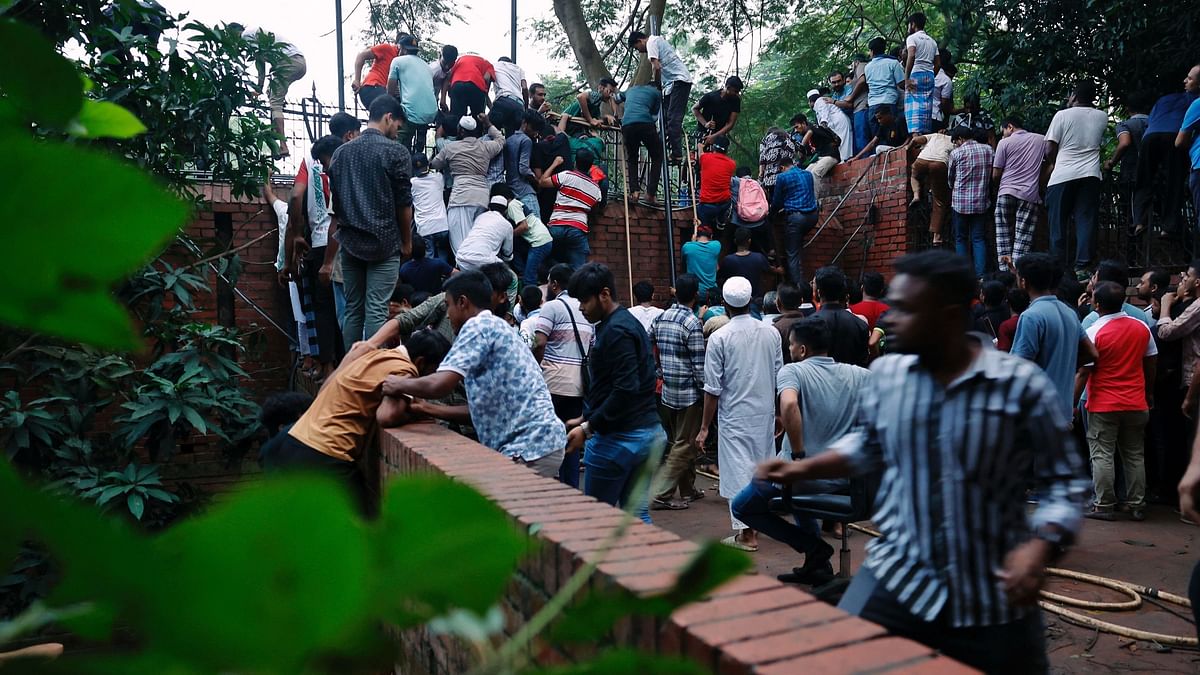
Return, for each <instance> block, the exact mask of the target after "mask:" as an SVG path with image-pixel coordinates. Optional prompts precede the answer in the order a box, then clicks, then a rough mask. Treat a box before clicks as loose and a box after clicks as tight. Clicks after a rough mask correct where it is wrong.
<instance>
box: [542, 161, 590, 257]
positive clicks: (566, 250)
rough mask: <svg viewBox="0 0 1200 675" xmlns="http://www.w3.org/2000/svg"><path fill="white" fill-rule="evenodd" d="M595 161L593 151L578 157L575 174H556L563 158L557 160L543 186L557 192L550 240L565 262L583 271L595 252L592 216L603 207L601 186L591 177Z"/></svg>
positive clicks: (573, 171)
mask: <svg viewBox="0 0 1200 675" xmlns="http://www.w3.org/2000/svg"><path fill="white" fill-rule="evenodd" d="M594 161H595V157H593V156H592V153H591V151H589V150H580V151H579V152H578V154H576V155H575V168H574V169H573V170H567V171H562V172H560V173H554V170H555V169H557V168H558V166H559V164H562V158H561V157H556V158H555V159H554V161H553V162H552V163H551V164H550V168H548V169H547V170H546V171H545V173H543V174H542V178H541V180H540V182H539V184H540V185H541V187H543V188H555V189H557V190H558V196H557V197H556V198H555V200H554V212H553V213H551V214H550V222H549V223H546V224H547V225H549V226H550V236H552V237H554V250H555V253H556V254H557V255H558V256H559V260H560V261H561V262H565V263H566V264H568V265H570V266H571V267H572V268H574V269H579V268H580V267H583V265H584V264H585V263H586V262H587V257H588V254H589V253H591V252H592V250H591V248H590V247H589V246H588V239H587V234H588V214H590V213H591V212H592V208H593V207H595V206H596V204H599V203H600V186H599V185H597V184H596V181H594V180H592V179H591V178H590V177H589V176H588V172H590V171H591V170H592V162H594Z"/></svg>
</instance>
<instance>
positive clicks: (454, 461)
mask: <svg viewBox="0 0 1200 675" xmlns="http://www.w3.org/2000/svg"><path fill="white" fill-rule="evenodd" d="M378 449H379V455H378V457H379V470H380V474H381V475H382V476H384V477H386V476H389V475H411V474H420V473H438V474H442V475H445V476H449V477H451V478H453V479H455V480H460V481H462V482H464V483H467V484H469V485H472V486H474V487H475V488H476V489H478V490H479V491H480V492H482V493H483V494H484V495H485V496H487V497H488V498H489V499H491V500H492V501H494V502H496V503H497V504H498V505H499V506H500V507H501V508H503V509H504V510H505V511H506V512H507V513H508V514H509V517H510V518H511V519H512V520H513V523H514V524H515V525H516V526H517V527H521V528H526V529H527V528H528V527H529V526H531V525H534V524H538V525H540V529H539V530H538V531H537V533H536V535H535V538H536V540H537V546H534V547H533V548H532V549H531V551H530V553H529V555H528V556H527V557H526V559H525V560H524V562H522V563H521V565H520V567H519V569H518V571H517V575H516V578H514V579H513V581H512V583H511V584H510V586H509V590H508V592H507V593H506V596H505V598H504V600H503V601H502V609H503V611H504V615H505V619H506V627H505V631H506V633H507V634H510V635H511V634H512V632H513V631H514V630H515V629H516V628H517V627H518V626H520V625H521V623H523V622H524V621H525V620H526V619H528V618H529V617H530V616H532V615H533V614H534V613H535V612H537V611H538V609H540V608H541V607H542V606H543V604H544V603H545V602H546V600H547V599H549V598H550V597H551V596H552V595H554V593H556V592H557V591H558V589H559V588H560V587H561V585H562V584H563V583H564V582H565V581H566V580H567V579H568V578H569V577H570V575H571V574H572V573H574V572H575V571H576V570H578V569H579V568H580V566H581V565H583V564H584V563H585V562H586V561H587V560H590V559H592V558H593V557H594V556H595V555H596V554H597V552H598V550H599V549H600V547H601V546H602V543H603V541H604V540H605V539H606V538H607V537H608V534H609V532H610V531H611V529H612V528H613V527H614V526H615V525H616V524H617V523H618V522H620V521H621V519H622V514H621V512H620V511H619V510H618V509H615V508H613V507H611V506H608V505H607V504H601V503H599V502H597V501H596V500H595V499H593V498H591V497H588V496H585V495H583V494H582V493H580V492H578V491H576V490H573V489H571V488H569V487H566V486H564V485H562V484H560V483H558V482H556V481H553V480H550V479H547V478H542V477H540V476H538V475H536V474H534V473H533V472H532V471H530V470H529V469H527V468H525V467H523V466H519V465H517V464H513V463H512V462H511V461H509V460H507V459H505V458H504V457H503V456H501V455H499V454H498V453H496V452H494V451H492V450H489V449H488V448H485V447H483V446H482V445H479V444H478V443H475V442H474V441H471V440H469V439H467V438H464V437H462V436H459V435H458V434H455V433H453V432H451V431H448V430H446V429H444V428H442V427H440V426H437V425H433V424H417V425H411V426H408V427H404V428H401V429H388V430H384V431H382V432H381V433H380V436H379V448H378ZM697 548H698V547H697V545H696V544H694V543H692V542H689V541H686V540H683V539H680V538H679V537H677V536H676V535H674V534H672V533H671V532H668V531H666V530H663V529H661V528H658V527H654V526H650V525H645V524H643V523H640V522H638V523H634V524H633V525H632V526H631V527H630V528H629V529H628V531H627V532H626V534H625V535H624V536H623V537H622V538H621V540H619V541H618V542H617V545H616V546H615V547H614V548H613V549H612V550H611V551H609V553H608V555H607V557H606V558H605V561H604V562H603V563H602V564H601V565H600V567H599V568H598V569H597V571H596V574H595V576H594V577H593V578H592V580H591V582H590V583H591V587H592V588H603V587H611V586H617V587H621V588H624V589H627V590H629V591H631V592H634V593H641V594H649V593H654V592H657V591H662V590H665V589H667V588H669V587H670V586H671V585H672V584H673V583H674V581H675V578H676V575H677V573H678V571H679V569H680V567H682V565H683V564H684V563H685V562H686V561H687V560H688V557H689V556H690V555H691V554H692V553H694V552H695V551H696V550H697ZM448 564H452V562H448ZM401 637H402V640H403V642H404V644H405V646H406V652H407V653H408V656H409V657H410V658H411V659H412V661H413V663H414V665H416V666H418V667H420V668H422V669H424V670H425V671H427V672H429V673H431V674H433V675H440V674H442V673H460V672H463V671H464V670H466V669H467V668H468V667H469V663H470V662H469V658H470V653H469V651H468V650H467V649H466V648H465V647H463V646H462V645H457V644H455V643H454V641H453V640H451V639H447V638H445V637H436V636H431V635H429V634H428V632H427V631H425V630H423V629H421V630H413V631H406V632H404V633H403V634H402V636H401ZM609 645H619V646H629V647H637V648H639V649H643V650H647V651H653V652H658V653H664V654H678V655H686V656H689V657H691V658H693V659H695V660H696V661H697V662H699V663H700V664H702V665H704V666H705V667H707V668H709V669H711V670H712V671H713V672H716V673H720V674H721V675H740V674H748V673H775V674H780V675H782V674H784V673H801V672H817V673H852V672H871V673H883V672H905V673H926V672H928V673H946V674H950V673H971V672H975V671H973V670H971V669H970V668H967V667H966V666H963V665H961V664H959V663H957V662H955V661H953V660H951V659H948V658H945V657H941V656H938V655H936V654H935V653H934V652H933V651H932V650H930V649H929V648H927V647H924V646H922V645H920V644H917V643H915V642H911V641H908V640H905V639H902V638H898V637H890V636H888V635H887V633H886V632H885V631H884V630H883V629H882V628H880V627H879V626H876V625H874V624H872V623H869V622H867V621H863V620H862V619H859V618H857V617H853V616H850V615H848V614H846V613H845V612H843V611H841V610H839V609H837V608H835V607H831V606H829V605H827V604H825V603H823V602H820V601H818V600H817V599H816V598H814V597H813V596H811V595H809V594H807V593H804V592H802V591H800V590H798V589H797V588H794V587H791V586H787V585H784V584H781V583H779V582H778V581H776V580H774V579H771V578H768V577H764V576H761V575H759V574H747V575H744V576H742V577H739V578H737V579H735V580H733V581H731V582H729V583H728V584H726V585H725V586H723V587H721V588H720V589H717V591H715V592H714V593H713V594H712V596H711V597H709V598H707V599H705V600H703V601H701V602H697V603H693V604H691V605H688V606H686V607H683V608H680V609H679V610H677V611H676V612H675V613H674V614H672V615H671V616H670V617H669V618H658V617H644V616H636V617H631V618H628V619H625V620H623V621H622V622H620V623H619V624H618V625H617V626H616V627H615V628H614V630H613V631H612V633H611V635H609V636H607V638H606V639H605V640H603V641H601V643H600V644H593V645H585V646H583V647H573V648H568V649H558V648H551V647H547V646H544V645H542V646H537V647H535V654H534V657H535V660H536V661H537V662H538V664H539V665H543V666H547V665H553V664H559V663H569V662H572V661H575V660H578V659H583V658H586V657H588V656H589V655H591V654H594V653H595V652H596V650H597V649H598V648H601V647H605V646H609Z"/></svg>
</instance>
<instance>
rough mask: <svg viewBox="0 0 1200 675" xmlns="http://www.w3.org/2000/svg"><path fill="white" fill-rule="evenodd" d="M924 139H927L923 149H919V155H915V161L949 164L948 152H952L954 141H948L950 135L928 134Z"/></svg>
mask: <svg viewBox="0 0 1200 675" xmlns="http://www.w3.org/2000/svg"><path fill="white" fill-rule="evenodd" d="M925 138H926V139H927V140H926V141H925V147H923V148H921V154H919V155H917V159H924V160H928V161H930V162H941V163H942V164H949V163H950V152H951V151H952V150H954V141H952V140H950V135H949V134H928V135H926V136H925Z"/></svg>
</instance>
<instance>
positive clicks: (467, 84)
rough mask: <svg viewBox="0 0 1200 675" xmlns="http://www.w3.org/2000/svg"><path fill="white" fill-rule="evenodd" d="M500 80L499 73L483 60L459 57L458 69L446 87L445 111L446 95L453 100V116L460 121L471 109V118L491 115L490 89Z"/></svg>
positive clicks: (444, 96)
mask: <svg viewBox="0 0 1200 675" xmlns="http://www.w3.org/2000/svg"><path fill="white" fill-rule="evenodd" d="M495 80H496V69H495V68H493V67H492V64H491V62H489V61H488V60H487V59H485V58H483V57H482V56H478V55H475V54H467V55H466V56H460V57H458V60H457V61H455V62H454V67H453V68H451V69H450V73H449V75H447V76H446V82H445V84H443V85H442V93H441V102H442V108H443V109H444V108H446V95H447V94H449V96H450V108H449V109H450V116H451V117H452V118H454V119H459V118H461V117H462V116H464V115H466V114H467V110H468V109H470V111H471V117H478V116H479V115H482V114H483V113H485V112H487V106H488V98H487V91H488V88H490V87H491V86H492V82H494V81H495Z"/></svg>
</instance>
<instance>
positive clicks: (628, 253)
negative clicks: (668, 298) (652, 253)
mask: <svg viewBox="0 0 1200 675" xmlns="http://www.w3.org/2000/svg"><path fill="white" fill-rule="evenodd" d="M621 203H622V204H624V205H625V264H626V265H627V267H626V268H625V269H627V270H628V271H629V306H630V307H632V306H633V304H634V302H635V301H634V299H633V248H632V247H631V246H630V244H629V239H630V235H629V173H628V172H626V173H625V189H624V190H621Z"/></svg>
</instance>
